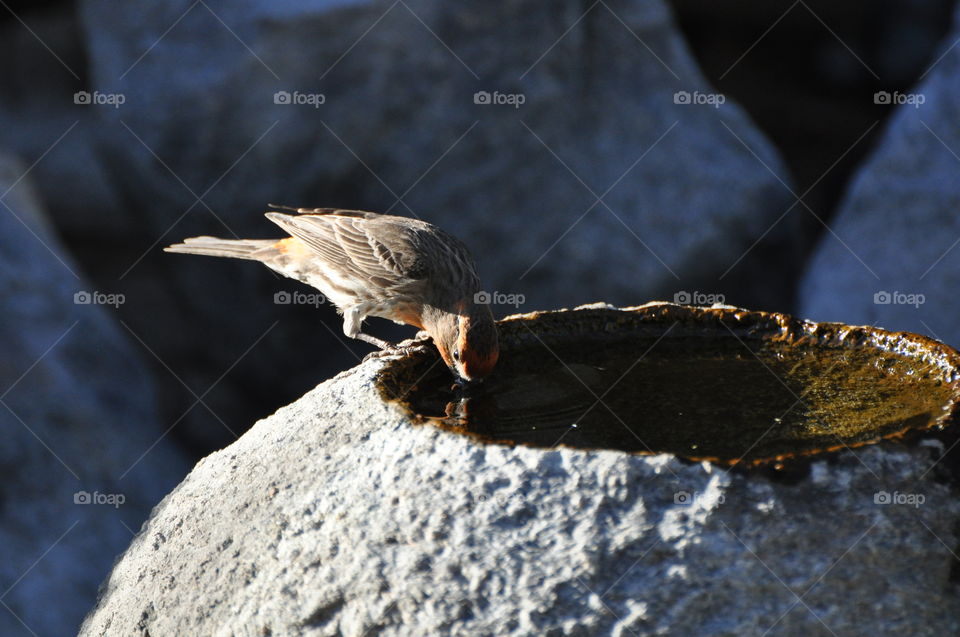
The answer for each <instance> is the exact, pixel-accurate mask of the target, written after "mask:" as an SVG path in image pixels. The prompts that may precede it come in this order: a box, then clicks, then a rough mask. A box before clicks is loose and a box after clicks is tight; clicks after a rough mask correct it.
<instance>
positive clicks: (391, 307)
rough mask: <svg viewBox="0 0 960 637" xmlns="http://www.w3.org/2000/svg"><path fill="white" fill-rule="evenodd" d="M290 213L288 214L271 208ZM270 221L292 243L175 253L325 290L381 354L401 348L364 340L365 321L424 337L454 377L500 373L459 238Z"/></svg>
mask: <svg viewBox="0 0 960 637" xmlns="http://www.w3.org/2000/svg"><path fill="white" fill-rule="evenodd" d="M271 207H274V208H285V207H284V206H271ZM287 209H288V210H293V211H295V212H296V213H298V214H295V215H290V214H282V213H279V212H268V213H266V216H267V218H268V219H270V220H271V221H273V222H274V223H275V224H277V225H278V226H280V227H281V228H283V229H284V230H285V231H286V232H287V233H288V234H289V235H290V237H288V238H285V239H280V240H276V239H238V240H234V239H217V238H214V237H192V238H190V239H186V240H184V242H183V243H178V244H175V245H172V246H169V247H167V248H164V250H165V251H167V252H185V253H189V254H205V255H210V256H217V257H233V258H236V259H250V260H253V261H260V262H262V263H264V264H265V265H266V266H267V267H269V268H271V269H272V270H274V271H276V272H279V273H280V274H282V275H284V276H288V277H290V278H292V279H297V280H298V281H302V282H303V283H306V284H307V285H311V286H313V287H315V288H317V289H318V290H320V291H321V292H322V293H323V294H324V295H325V296H326V298H327V299H329V300H330V301H332V302H333V303H334V304H335V305H336V306H337V309H338V310H339V311H340V313H342V314H343V333H344V334H346V335H347V336H349V337H350V338H356V339H359V340H362V341H366V342H368V343H372V344H373V345H376V346H377V347H379V348H381V349H393V348H394V347H395V346H394V345H392V344H390V343H388V342H386V341H384V340H381V339H379V338H376V337H374V336H371V335H369V334H364V333H363V332H361V331H360V324H361V323H362V322H363V319H364V318H366V317H367V316H379V317H382V318H386V319H390V320H392V321H394V322H396V323H406V324H408V325H414V326H416V327H418V328H420V329H423V330H426V331H427V333H428V334H430V336H431V337H432V338H433V342H434V344H436V346H437V349H438V350H439V351H440V356H441V357H443V360H444V362H445V363H446V364H447V366H448V367H449V368H450V370H451V371H452V372H453V373H454V374H455V375H456V376H457V377H458V378H459V379H461V380H463V381H474V380H479V379H482V378H483V377H484V376H486V375H487V374H489V373H490V372H491V371H492V370H493V367H494V365H496V363H497V357H498V355H499V345H498V341H497V328H496V325H495V324H494V321H493V314H492V313H491V312H490V307H489V306H488V305H484V304H478V303H475V302H474V301H475V294H476V293H477V292H478V291H479V289H480V279H479V277H478V276H477V271H476V266H475V264H474V262H473V257H472V256H471V255H470V251H469V250H468V249H467V247H466V246H465V245H464V244H463V243H462V242H461V241H460V240H459V239H457V238H455V237H453V236H451V235H449V234H447V233H446V232H444V231H443V230H441V229H440V228H437V227H436V226H434V225H432V224H429V223H427V222H425V221H419V220H416V219H408V218H406V217H395V216H392V215H381V214H377V213H374V212H361V211H358V210H337V209H333V208H287Z"/></svg>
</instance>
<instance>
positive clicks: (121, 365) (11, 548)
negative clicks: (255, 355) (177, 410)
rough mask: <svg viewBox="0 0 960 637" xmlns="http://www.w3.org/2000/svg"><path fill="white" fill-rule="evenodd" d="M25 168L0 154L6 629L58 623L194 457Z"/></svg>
mask: <svg viewBox="0 0 960 637" xmlns="http://www.w3.org/2000/svg"><path fill="white" fill-rule="evenodd" d="M25 171H26V166H24V165H22V164H20V163H18V162H16V161H13V160H11V159H9V158H7V157H2V156H0V306H2V307H3V318H2V320H0V343H2V344H3V356H2V357H0V431H2V432H3V439H2V442H0V471H2V474H3V481H2V486H0V502H2V506H0V603H2V606H3V608H0V634H2V635H11V636H13V635H33V636H34V637H37V636H44V637H46V636H51V637H53V636H60V635H70V634H73V633H74V632H76V630H77V627H78V626H79V624H80V621H81V620H82V619H83V616H84V614H85V613H86V612H87V611H88V610H89V608H90V604H91V603H93V601H94V599H95V598H96V592H97V586H98V585H99V584H100V582H101V581H102V580H103V577H104V576H105V575H106V574H107V573H108V572H109V570H110V567H111V565H112V564H113V561H114V559H115V557H116V555H117V554H118V553H120V552H121V551H122V550H123V548H124V547H125V546H127V545H128V544H129V542H130V538H131V537H132V536H133V534H134V533H135V532H136V530H137V529H138V528H139V526H140V525H141V523H142V522H143V520H145V519H146V517H147V514H148V513H149V511H150V509H151V508H152V507H153V505H154V504H156V503H157V502H158V501H159V500H160V498H161V497H162V496H163V495H164V494H165V493H167V492H168V491H169V490H170V489H171V488H172V487H173V486H174V485H175V484H176V483H177V481H178V480H180V479H181V478H182V476H183V475H184V474H185V473H186V471H187V469H188V467H187V465H186V462H185V461H184V460H183V458H182V457H180V455H179V454H178V453H176V452H175V450H174V449H173V448H172V447H171V446H170V444H169V441H165V440H159V439H160V437H161V435H162V434H163V427H161V425H160V423H159V419H158V417H157V413H156V405H155V401H154V395H153V386H152V382H151V379H150V378H149V376H148V374H147V371H146V369H145V367H144V365H143V361H142V360H141V359H140V352H139V351H138V350H137V349H136V346H135V345H133V344H131V343H130V342H129V341H128V340H127V339H126V337H125V336H126V335H125V334H124V333H123V331H122V329H121V328H120V327H119V326H118V325H116V324H115V322H114V320H113V319H112V318H111V316H110V315H109V313H110V311H111V310H112V308H106V307H104V306H102V305H96V304H76V303H75V302H74V300H75V299H74V295H75V294H77V293H78V292H79V293H81V294H83V293H88V294H90V293H92V292H95V290H92V289H91V288H90V286H89V285H87V284H86V283H84V282H83V281H82V279H80V278H79V277H75V276H74V273H77V274H79V271H78V268H77V265H76V263H74V262H73V260H72V259H71V258H70V257H69V256H68V255H67V254H66V253H65V251H64V249H63V246H62V245H60V243H59V241H58V240H57V239H56V237H54V236H53V234H52V233H51V232H50V229H49V227H48V226H47V224H46V222H45V220H44V218H43V217H42V215H41V212H40V210H39V206H38V204H37V201H36V196H35V194H34V193H33V192H32V188H31V186H30V180H29V178H26V179H23V175H24V173H25ZM148 450H149V452H148ZM147 452H148V453H147ZM145 453H146V455H143V454H145ZM141 456H142V459H140V458H141ZM138 459H140V460H139V462H138ZM85 494H86V495H85Z"/></svg>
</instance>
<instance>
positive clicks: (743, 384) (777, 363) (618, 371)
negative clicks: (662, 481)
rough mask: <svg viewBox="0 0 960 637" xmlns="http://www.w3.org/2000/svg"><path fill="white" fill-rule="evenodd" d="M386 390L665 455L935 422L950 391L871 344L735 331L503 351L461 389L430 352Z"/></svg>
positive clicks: (719, 457)
mask: <svg viewBox="0 0 960 637" xmlns="http://www.w3.org/2000/svg"><path fill="white" fill-rule="evenodd" d="M421 359H422V360H419V361H416V362H415V363H411V364H408V365H406V366H405V367H403V368H402V372H399V373H398V374H397V376H396V377H394V378H393V379H392V381H391V382H390V387H391V389H390V391H388V394H389V395H390V396H391V397H392V398H394V399H399V400H400V401H401V402H402V403H403V404H404V405H405V406H406V407H407V408H408V409H409V410H410V411H411V412H412V413H413V415H414V416H415V419H416V420H418V421H420V422H423V423H426V424H429V425H434V426H439V427H442V428H444V429H448V430H451V431H456V432H459V433H463V434H466V435H471V436H475V437H477V438H478V439H481V440H483V441H487V442H494V441H498V442H505V443H510V444H524V445H532V446H536V447H547V448H552V447H555V446H557V445H564V446H569V447H576V448H583V449H617V450H621V451H628V452H641V453H658V452H670V453H675V454H677V455H680V456H684V457H688V458H691V459H711V460H715V461H719V462H723V463H728V464H732V463H737V462H745V463H756V462H765V461H770V460H775V459H778V458H783V457H789V456H792V455H802V454H808V453H814V452H816V451H820V450H828V449H834V448H843V447H845V446H850V447H852V446H857V445H861V444H865V443H868V442H871V441H875V440H878V439H880V438H882V437H887V436H890V435H894V434H897V433H899V432H902V431H904V430H905V429H909V428H924V427H930V426H933V425H935V424H936V423H937V419H939V418H941V417H942V416H943V415H944V414H945V413H946V410H947V409H948V407H949V405H950V402H951V397H952V395H953V391H954V389H953V387H952V385H951V384H948V383H946V382H944V380H943V375H944V372H943V370H942V369H939V368H937V367H935V366H933V365H932V364H927V363H923V362H922V360H920V359H919V358H917V357H912V356H906V355H902V354H895V353H891V352H887V351H884V350H881V349H878V348H875V347H868V346H863V345H859V346H852V347H836V346H834V347H825V346H821V345H819V344H817V343H816V342H815V341H811V342H810V343H807V344H799V345H798V344H787V343H784V342H777V341H772V340H769V341H768V340H763V339H760V338H756V339H752V340H741V339H738V338H736V337H734V336H733V335H732V334H731V333H727V334H724V333H720V334H719V335H709V336H708V335H705V334H704V333H703V332H702V331H701V332H699V333H696V332H694V333H691V334H688V335H687V336H686V337H682V338H666V339H663V340H661V341H657V338H655V336H654V335H648V336H645V337H644V336H641V335H638V334H630V333H626V334H622V335H617V334H600V335H596V336H594V337H590V336H587V337H584V336H582V335H581V336H579V337H577V339H575V340H571V341H567V342H564V341H563V340H561V339H557V338H553V339H552V340H550V341H549V346H548V345H547V344H544V342H541V341H539V340H537V341H533V342H531V341H530V339H527V342H526V343H522V344H519V345H514V346H510V345H509V344H508V345H507V347H505V349H504V351H503V353H502V355H501V360H500V363H499V364H498V366H497V369H496V371H495V372H494V374H493V375H492V376H491V377H490V378H489V379H487V381H486V382H484V383H483V385H482V386H481V387H480V388H478V389H477V390H471V391H470V392H469V393H464V392H463V391H462V390H460V389H458V388H456V387H455V386H453V384H452V383H451V377H450V373H449V372H448V371H447V369H446V367H445V366H444V365H443V364H442V363H441V364H439V365H433V367H432V368H431V367H430V365H432V364H433V363H435V359H434V357H433V354H432V353H431V355H422V356H421Z"/></svg>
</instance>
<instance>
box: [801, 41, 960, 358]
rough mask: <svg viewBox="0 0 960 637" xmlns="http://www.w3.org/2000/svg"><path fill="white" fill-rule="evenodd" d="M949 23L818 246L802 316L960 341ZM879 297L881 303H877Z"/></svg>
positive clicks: (959, 81) (956, 76)
mask: <svg viewBox="0 0 960 637" xmlns="http://www.w3.org/2000/svg"><path fill="white" fill-rule="evenodd" d="M957 29H958V28H957V27H956V26H955V27H954V29H953V32H952V33H951V34H950V35H949V36H948V37H947V38H946V39H945V40H944V42H943V45H942V47H941V49H942V51H941V52H939V53H938V54H937V56H936V57H940V56H942V59H940V61H939V62H937V63H936V64H934V65H933V66H932V68H931V70H930V71H929V74H928V75H927V76H926V78H925V79H924V80H923V81H922V82H921V83H920V84H919V85H918V86H916V87H915V88H913V89H912V90H910V91H909V92H906V93H903V94H902V97H899V98H898V97H895V96H891V100H893V99H910V98H912V99H913V101H914V102H917V101H919V99H922V100H923V103H922V104H911V103H906V104H903V105H901V106H899V107H898V109H897V111H896V113H895V114H894V116H893V117H892V119H891V121H890V122H889V124H888V125H887V129H886V131H884V133H883V137H882V139H881V140H880V142H879V144H878V146H877V148H876V150H875V151H874V152H873V154H872V156H871V157H870V158H869V159H868V161H867V162H866V163H865V165H864V166H863V168H861V170H860V172H859V174H858V175H857V176H856V178H855V179H854V180H853V182H852V184H851V185H850V188H849V190H848V192H847V194H846V197H845V200H844V203H843V205H842V207H841V209H840V211H839V213H838V214H837V216H836V218H835V219H833V220H832V221H831V222H830V228H831V231H830V232H825V233H824V236H823V239H822V241H821V242H820V245H819V246H818V248H817V249H816V251H815V253H814V255H813V258H812V260H811V262H810V266H809V268H808V271H807V273H806V275H805V276H804V279H803V282H802V284H801V290H800V307H801V311H802V313H803V315H804V316H807V317H809V318H811V319H814V320H823V321H844V322H848V323H858V324H875V325H879V326H881V327H885V328H890V329H898V330H907V331H913V332H919V333H923V334H930V335H931V336H934V337H936V338H939V339H941V340H943V341H946V342H947V343H951V344H953V345H957V344H958V343H960V324H958V323H957V321H956V319H955V317H956V316H957V315H958V314H960V295H958V294H957V290H958V289H960V274H958V273H960V249H957V246H958V242H960V215H958V214H957V210H958V209H960V179H958V177H960V159H958V154H960V131H958V129H957V126H956V120H957V104H958V103H960V49H957V48H955V47H954V44H955V43H956V40H957V38H958V37H960V35H958V32H957ZM884 301H886V302H884Z"/></svg>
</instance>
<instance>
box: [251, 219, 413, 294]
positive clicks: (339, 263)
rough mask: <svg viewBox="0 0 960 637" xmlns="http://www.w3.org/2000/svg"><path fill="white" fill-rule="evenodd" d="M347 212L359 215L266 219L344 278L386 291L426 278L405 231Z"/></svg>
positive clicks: (396, 225) (404, 228)
mask: <svg viewBox="0 0 960 637" xmlns="http://www.w3.org/2000/svg"><path fill="white" fill-rule="evenodd" d="M349 212H350V213H353V212H357V214H341V211H331V212H323V213H319V214H317V213H309V214H300V215H297V216H294V215H285V214H281V213H278V212H268V213H267V215H266V216H267V218H269V219H270V220H271V221H273V222H274V223H276V224H277V225H279V226H280V227H281V228H283V229H284V230H286V231H287V232H288V233H290V235H292V236H294V237H296V238H297V239H300V240H301V241H303V242H304V243H305V244H306V245H307V246H308V247H309V248H310V249H311V250H313V252H314V253H315V254H317V256H319V257H320V259H321V260H322V261H323V262H324V263H326V264H327V265H328V266H330V267H332V268H335V269H337V271H338V272H340V273H341V274H343V275H346V276H349V277H352V278H356V279H360V280H366V281H370V282H372V283H374V284H376V285H379V286H381V287H387V288H388V287H393V286H395V285H398V284H401V283H403V282H405V281H409V280H411V279H421V278H424V277H425V276H427V274H428V273H427V272H425V271H424V269H423V268H422V264H419V263H418V261H419V259H418V254H417V251H416V249H415V247H414V246H413V245H412V244H411V242H410V238H409V233H408V232H407V230H408V229H407V228H406V227H404V226H403V225H401V224H399V223H389V222H383V221H382V220H383V219H384V217H383V216H381V215H374V214H373V213H362V212H359V211H349ZM377 221H380V222H379V223H377Z"/></svg>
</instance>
